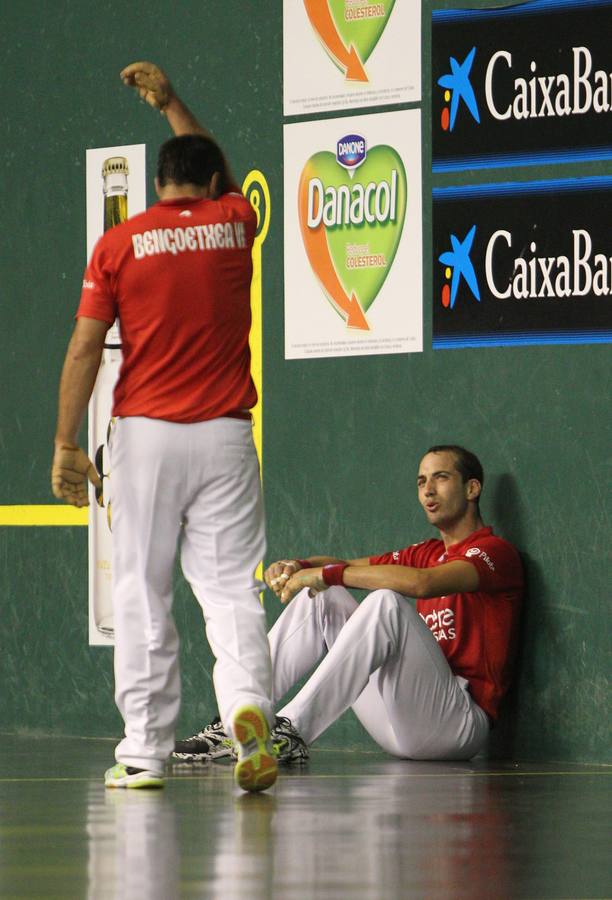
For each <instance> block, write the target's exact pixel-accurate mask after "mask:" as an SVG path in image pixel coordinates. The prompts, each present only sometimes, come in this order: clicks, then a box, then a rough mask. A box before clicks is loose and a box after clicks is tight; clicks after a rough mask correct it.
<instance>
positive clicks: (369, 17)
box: [283, 0, 421, 116]
mask: <svg viewBox="0 0 612 900" xmlns="http://www.w3.org/2000/svg"><path fill="white" fill-rule="evenodd" d="M283 94H284V113H285V115H286V116H295V115H304V114H306V113H310V114H311V115H316V114H317V113H319V112H324V111H329V110H341V109H355V108H358V107H364V106H369V107H372V106H388V105H389V104H392V103H418V102H420V100H421V0H380V2H375V0H284V2H283Z"/></svg>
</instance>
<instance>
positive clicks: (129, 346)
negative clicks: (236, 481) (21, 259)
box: [77, 193, 257, 422]
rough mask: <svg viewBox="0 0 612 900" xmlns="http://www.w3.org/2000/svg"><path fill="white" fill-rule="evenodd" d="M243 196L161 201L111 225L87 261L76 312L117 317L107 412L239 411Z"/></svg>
mask: <svg viewBox="0 0 612 900" xmlns="http://www.w3.org/2000/svg"><path fill="white" fill-rule="evenodd" d="M255 229H256V217H255V212H254V211H253V209H252V207H251V205H250V203H249V202H248V201H247V200H246V199H245V198H244V197H243V196H242V195H241V194H234V193H228V194H224V195H223V196H221V197H220V198H219V199H217V200H200V199H193V198H186V199H178V200H162V201H160V202H159V203H156V204H155V205H154V206H152V207H151V208H150V209H148V210H147V211H146V212H144V213H141V214H140V215H137V216H134V217H133V218H131V219H128V220H127V221H126V222H123V223H122V224H120V225H117V226H115V227H114V228H112V229H110V230H109V231H107V232H106V233H105V234H104V235H103V236H102V237H101V238H100V240H99V241H98V243H97V244H96V246H95V249H94V252H93V254H92V258H91V261H90V263H89V265H88V266H87V269H86V270H85V277H84V280H83V290H82V294H81V301H80V304H79V309H78V312H77V317H78V316H87V317H89V318H93V319H100V320H102V321H104V322H108V323H112V322H114V320H115V318H116V317H117V316H118V317H119V323H120V328H121V340H122V353H123V360H122V364H121V368H120V372H119V378H118V381H117V384H116V386H115V393H114V404H113V415H115V416H148V417H150V418H155V419H167V420H168V421H171V422H198V421H203V420H205V419H212V418H216V417H218V416H224V415H231V414H235V413H236V412H238V413H239V412H240V411H241V410H242V411H245V410H248V409H250V408H251V407H252V406H254V405H255V403H256V401H257V394H256V390H255V386H254V384H253V381H252V379H251V374H250V350H249V331H250V327H251V308H250V286H251V276H252V261H251V249H252V246H253V240H254V236H255Z"/></svg>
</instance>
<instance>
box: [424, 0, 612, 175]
mask: <svg viewBox="0 0 612 900" xmlns="http://www.w3.org/2000/svg"><path fill="white" fill-rule="evenodd" d="M611 18H612V0H530V2H529V3H523V4H521V5H519V6H512V7H504V8H500V9H480V10H473V9H472V10H458V9H455V10H434V12H433V13H432V26H433V27H432V168H433V171H434V172H445V171H456V170H457V171H458V170H460V169H467V168H498V167H505V166H510V165H517V164H519V165H538V164H541V163H547V162H551V163H552V162H555V163H559V162H576V161H582V160H603V159H612V127H611V126H612V71H611V70H612V64H611V59H610V43H609V35H610V21H611Z"/></svg>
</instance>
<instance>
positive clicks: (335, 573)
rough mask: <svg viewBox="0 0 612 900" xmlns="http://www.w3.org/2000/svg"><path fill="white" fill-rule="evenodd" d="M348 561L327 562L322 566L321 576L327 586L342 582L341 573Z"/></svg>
mask: <svg viewBox="0 0 612 900" xmlns="http://www.w3.org/2000/svg"><path fill="white" fill-rule="evenodd" d="M347 566H348V563H329V564H328V565H326V566H323V568H322V570H321V576H322V578H323V581H324V582H325V584H326V585H327V586H328V587H333V586H334V585H337V584H344V580H343V575H344V570H345V569H346V568H347Z"/></svg>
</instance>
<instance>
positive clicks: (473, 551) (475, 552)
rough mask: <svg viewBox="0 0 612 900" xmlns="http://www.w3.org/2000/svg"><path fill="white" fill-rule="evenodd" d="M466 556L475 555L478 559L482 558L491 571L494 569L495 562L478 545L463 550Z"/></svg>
mask: <svg viewBox="0 0 612 900" xmlns="http://www.w3.org/2000/svg"><path fill="white" fill-rule="evenodd" d="M465 555H466V556H477V557H478V558H479V559H483V560H484V561H485V562H486V564H487V565H488V567H489V568H490V569H491V571H492V572H494V571H495V563H494V562H493V560H492V559H491V557H490V556H489V555H488V554H487V553H485V552H484V550H481V549H480V547H470V549H469V550H466V551H465Z"/></svg>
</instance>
